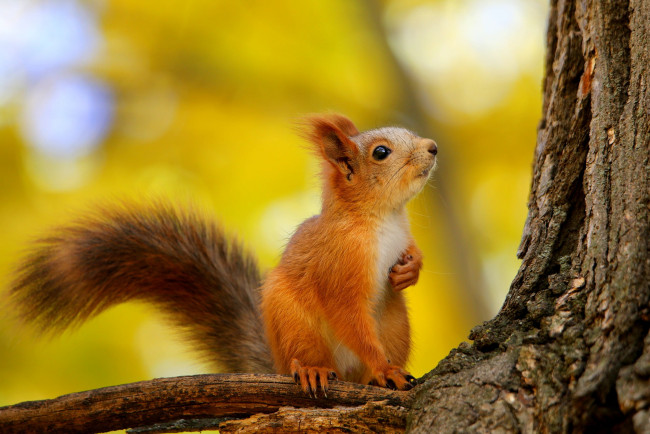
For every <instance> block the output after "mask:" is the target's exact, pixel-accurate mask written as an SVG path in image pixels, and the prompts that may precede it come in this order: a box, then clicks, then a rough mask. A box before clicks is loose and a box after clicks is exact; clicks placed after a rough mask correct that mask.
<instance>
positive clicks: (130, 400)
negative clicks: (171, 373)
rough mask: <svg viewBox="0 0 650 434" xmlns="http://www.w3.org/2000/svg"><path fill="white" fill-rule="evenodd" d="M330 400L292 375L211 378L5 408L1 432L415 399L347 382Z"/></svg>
mask: <svg viewBox="0 0 650 434" xmlns="http://www.w3.org/2000/svg"><path fill="white" fill-rule="evenodd" d="M330 386H331V387H330V390H329V391H328V398H325V397H323V396H322V395H321V394H319V395H318V397H317V398H311V397H309V396H308V395H305V394H304V393H303V392H302V390H301V389H300V388H299V387H298V386H296V385H295V384H294V382H293V381H292V379H291V378H290V377H287V376H280V375H265V374H210V375H195V376H186V377H174V378H159V379H155V380H150V381H142V382H138V383H131V384H125V385H121V386H111V387H105V388H101V389H95V390H89V391H86V392H79V393H73V394H70V395H64V396H60V397H58V398H55V399H48V400H43V401H30V402H23V403H20V404H16V405H11V406H8V407H2V408H0V432H2V433H10V432H16V433H19V432H30V433H33V432H48V433H56V432H66V433H74V432H103V431H111V430H117V429H125V428H131V427H139V426H145V425H151V424H154V423H158V422H169V421H174V420H178V419H200V418H220V417H237V418H245V417H248V416H251V415H254V414H257V413H273V412H276V411H277V410H278V409H280V407H296V408H305V407H317V408H332V407H335V406H344V407H357V406H362V405H364V404H366V403H368V402H372V401H385V405H388V406H395V407H408V406H409V403H410V400H411V394H410V393H407V392H395V391H391V390H388V389H382V388H378V387H372V386H363V385H360V384H355V383H348V382H343V381H333V382H331V384H330Z"/></svg>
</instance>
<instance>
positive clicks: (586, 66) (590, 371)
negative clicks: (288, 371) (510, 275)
mask: <svg viewBox="0 0 650 434" xmlns="http://www.w3.org/2000/svg"><path fill="white" fill-rule="evenodd" d="M648 34H650V2H648V1H647V0H630V1H624V0H606V1H562V0H554V1H552V4H551V12H550V18H549V27H548V35H547V45H548V46H547V56H546V67H545V70H546V72H545V75H546V78H545V82H544V105H543V115H542V121H541V123H540V125H539V130H538V142H537V147H536V151H535V160H534V168H533V180H532V187H531V193H530V199H529V204H528V207H529V215H528V219H527V222H526V226H525V229H524V234H523V238H522V241H521V246H520V248H519V251H518V256H519V257H520V258H521V259H522V264H521V268H520V269H519V272H518V274H517V276H516V277H515V279H514V281H513V283H512V286H511V288H510V292H509V293H508V296H507V298H506V301H505V303H504V305H503V307H502V309H501V311H500V312H499V314H498V315H497V316H496V317H495V318H494V319H493V320H491V321H488V322H486V323H484V324H483V325H481V326H478V327H476V328H474V330H472V333H471V335H470V338H471V339H473V341H474V342H473V344H472V345H471V346H470V345H463V346H461V347H459V348H458V349H456V350H454V351H452V353H451V354H450V355H449V356H448V357H447V359H445V360H444V361H443V362H441V363H440V365H439V366H438V367H437V368H436V369H434V370H433V371H432V372H431V373H430V374H428V375H427V377H426V379H427V381H426V383H425V384H424V385H423V386H420V387H419V388H418V389H417V399H416V402H415V405H414V408H413V410H412V412H411V415H410V419H409V428H410V430H411V431H414V432H447V431H449V432H451V431H465V430H471V431H485V432H487V431H493V430H501V431H508V432H509V431H524V432H531V431H536V432H537V431H549V432H569V431H578V432H580V431H592V430H595V431H606V430H611V429H615V428H618V429H626V430H631V429H632V428H634V429H636V430H637V431H639V432H641V431H643V429H646V430H647V429H648V427H649V426H650V419H649V414H650V399H649V398H650V392H649V391H648V390H649V388H648V386H649V379H648V377H649V376H650V337H648V325H649V320H650V311H649V306H648V302H649V301H650V256H649V254H648V251H649V249H650V247H649V246H650V229H649V226H650V218H649V214H650V212H649V207H650V199H649V196H650V192H649V189H650V181H649V170H650V169H649V167H650V166H649V164H648V163H649V160H650V131H649V127H650V122H649V120H648V111H649V110H650V95H649V93H648V82H649V81H650V80H649V79H650V75H649V68H650V45H649V43H648V36H647V35H648ZM644 339H645V340H644Z"/></svg>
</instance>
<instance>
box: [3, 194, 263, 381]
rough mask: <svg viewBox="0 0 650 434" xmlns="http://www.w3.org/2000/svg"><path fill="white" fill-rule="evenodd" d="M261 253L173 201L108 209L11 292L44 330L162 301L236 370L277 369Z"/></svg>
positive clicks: (40, 258) (36, 262)
mask: <svg viewBox="0 0 650 434" xmlns="http://www.w3.org/2000/svg"><path fill="white" fill-rule="evenodd" d="M259 286H260V274H259V271H258V269H257V266H256V263H255V260H254V259H253V258H252V257H251V256H249V255H248V254H246V253H245V252H244V251H243V250H242V248H241V247H240V245H239V244H237V243H236V242H234V241H232V240H228V239H226V237H225V235H224V233H223V231H222V230H221V229H220V228H219V227H217V226H216V225H215V224H214V222H211V221H208V220H206V219H203V218H201V217H199V216H198V215H197V214H195V213H191V212H180V211H177V210H176V209H175V208H174V207H172V206H169V205H164V204H155V205H149V206H137V207H133V206H126V205H122V206H121V207H118V208H116V209H111V210H101V211H99V212H97V213H94V214H93V215H92V216H89V217H86V218H85V219H83V220H80V221H78V222H76V223H74V224H71V225H69V226H65V227H62V228H59V229H58V230H57V231H56V232H54V235H53V236H51V237H49V238H45V239H42V240H40V241H39V242H38V244H37V245H36V247H35V249H34V250H33V251H32V253H31V254H30V255H29V256H28V257H27V258H26V259H25V260H24V261H23V262H22V265H21V267H20V269H19V271H18V276H17V279H16V281H15V283H14V285H13V287H12V288H11V291H10V296H11V298H12V299H13V301H14V302H15V303H16V304H17V306H18V308H19V310H20V311H21V315H22V317H24V318H25V319H26V320H28V321H31V322H35V323H36V324H38V325H39V326H40V327H41V328H42V330H43V331H53V332H57V331H62V330H63V329H65V328H68V327H71V326H76V325H80V324H81V323H82V322H83V321H85V320H87V319H89V318H91V317H93V316H95V315H97V314H99V313H100V312H102V311H103V310H105V309H107V308H109V307H110V306H113V305H116V304H119V303H123V302H126V301H129V300H136V299H138V300H144V301H147V302H151V303H154V304H155V305H157V306H159V307H160V308H161V309H162V310H163V311H164V312H165V313H166V314H167V315H168V316H169V317H170V318H171V320H172V321H173V322H174V323H175V324H177V325H179V326H181V327H182V328H183V329H184V330H186V331H187V333H188V336H189V337H190V338H191V340H192V341H194V343H195V344H196V345H197V347H198V348H199V349H200V350H201V351H202V352H204V353H205V354H207V355H208V357H209V358H210V360H211V361H213V362H215V363H216V364H217V365H218V366H219V367H220V368H221V369H223V370H224V371H226V372H259V373H271V372H273V364H272V358H271V352H270V350H269V347H268V343H267V342H266V337H265V335H264V327H263V323H262V319H261V315H260V309H259V297H260V294H259Z"/></svg>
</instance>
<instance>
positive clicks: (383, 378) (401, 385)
mask: <svg viewBox="0 0 650 434" xmlns="http://www.w3.org/2000/svg"><path fill="white" fill-rule="evenodd" d="M415 381H416V380H415V377H413V376H412V375H411V374H409V373H408V372H406V371H405V370H403V369H402V368H400V367H399V366H393V365H388V367H387V368H386V369H384V371H383V372H382V371H377V372H376V373H375V374H374V375H373V378H372V379H371V380H370V382H369V383H368V384H369V385H370V386H381V387H386V388H388V389H392V390H411V389H412V388H413V386H414V385H415V384H416V382H415Z"/></svg>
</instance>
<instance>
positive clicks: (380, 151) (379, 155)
mask: <svg viewBox="0 0 650 434" xmlns="http://www.w3.org/2000/svg"><path fill="white" fill-rule="evenodd" d="M390 153H391V150H390V149H388V148H387V147H385V146H377V147H376V148H375V150H374V151H372V158H374V159H375V160H383V159H384V158H386V157H388V154H390Z"/></svg>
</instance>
